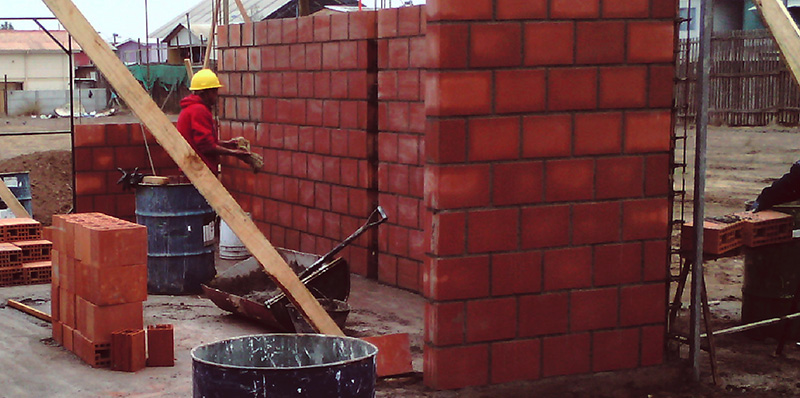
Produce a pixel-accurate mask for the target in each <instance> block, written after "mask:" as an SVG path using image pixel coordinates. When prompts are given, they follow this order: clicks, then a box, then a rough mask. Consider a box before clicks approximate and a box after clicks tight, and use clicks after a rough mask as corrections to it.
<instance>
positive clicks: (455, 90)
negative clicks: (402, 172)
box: [422, 0, 676, 389]
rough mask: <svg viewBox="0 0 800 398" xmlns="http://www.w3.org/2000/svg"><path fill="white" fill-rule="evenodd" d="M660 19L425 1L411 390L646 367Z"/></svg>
mask: <svg viewBox="0 0 800 398" xmlns="http://www.w3.org/2000/svg"><path fill="white" fill-rule="evenodd" d="M665 3H670V4H669V6H667V5H665ZM675 12H676V4H675V2H674V1H672V0H670V1H661V0H638V1H620V0H581V1H577V0H549V1H547V0H539V1H528V2H519V1H511V0H476V1H472V2H470V4H469V6H464V3H463V2H461V1H458V0H429V1H428V5H427V7H426V13H427V17H428V25H427V40H428V48H429V51H430V52H429V59H428V62H429V67H430V69H429V71H428V73H427V81H426V84H425V87H426V91H427V93H426V98H425V101H426V113H427V131H426V136H425V149H426V162H427V163H426V166H425V206H426V212H425V213H426V221H425V223H424V225H425V226H426V237H427V243H426V248H427V250H428V253H429V254H428V256H427V259H426V261H425V266H424V269H423V281H422V282H423V283H422V288H423V292H424V295H425V297H426V298H427V299H428V302H427V304H426V309H425V312H426V322H425V348H424V357H425V365H424V368H425V369H424V373H425V384H426V385H428V386H430V387H433V388H437V389H449V388H460V387H464V386H469V385H483V384H491V383H503V382H509V381H514V380H531V379H537V378H541V377H550V376H558V375H569V374H579V373H590V372H600V371H608V370H619V369H630V368H636V367H641V366H647V365H653V364H657V363H660V362H661V360H662V356H663V341H664V340H663V337H664V323H665V321H664V320H665V312H666V300H665V299H666V295H667V284H666V275H667V271H668V270H667V262H666V259H667V248H668V238H669V219H670V203H671V201H670V198H671V192H670V185H669V181H670V168H669V159H670V151H671V148H670V142H671V141H670V134H671V120H672V119H671V118H672V114H671V109H670V106H671V98H672V97H671V96H672V89H671V88H672V80H671V79H672V76H673V75H672V68H673V46H674V35H675V31H674V25H673V24H674V16H675Z"/></svg>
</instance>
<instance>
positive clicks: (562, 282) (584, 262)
mask: <svg viewBox="0 0 800 398" xmlns="http://www.w3.org/2000/svg"><path fill="white" fill-rule="evenodd" d="M591 284H592V248H591V247H588V246H587V247H576V248H568V249H557V250H548V251H546V252H545V253H544V289H545V290H546V291H552V290H560V289H575V288H583V287H589V286H591Z"/></svg>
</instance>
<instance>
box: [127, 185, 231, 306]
mask: <svg viewBox="0 0 800 398" xmlns="http://www.w3.org/2000/svg"><path fill="white" fill-rule="evenodd" d="M215 218H216V215H215V213H214V210H213V209H212V208H211V206H209V205H208V203H207V202H206V200H205V198H203V195H201V194H200V192H198V191H197V189H196V188H195V187H194V186H193V185H191V184H167V185H145V184H142V185H139V186H138V187H137V188H136V222H137V223H139V224H142V225H144V226H146V227H147V291H148V292H149V293H152V294H193V293H200V292H202V288H201V287H200V284H202V283H206V282H208V281H210V280H211V279H212V278H213V277H214V275H216V269H215V267H214V245H213V237H214V234H213V223H214V219H215ZM204 230H205V233H204ZM209 231H210V232H209Z"/></svg>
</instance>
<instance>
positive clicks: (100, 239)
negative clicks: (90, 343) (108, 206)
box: [74, 217, 147, 337]
mask: <svg viewBox="0 0 800 398" xmlns="http://www.w3.org/2000/svg"><path fill="white" fill-rule="evenodd" d="M109 218H111V217H109ZM112 220H113V221H111V222H106V223H103V224H94V225H91V224H83V225H80V226H78V227H76V228H75V238H74V239H75V244H76V246H75V247H76V249H75V258H76V259H78V260H81V261H83V262H85V263H87V264H95V265H98V266H112V265H117V266H120V265H136V264H146V263H147V229H146V228H145V227H144V226H143V225H138V224H135V223H132V222H127V221H122V220H118V219H113V218H112ZM87 337H88V336H87Z"/></svg>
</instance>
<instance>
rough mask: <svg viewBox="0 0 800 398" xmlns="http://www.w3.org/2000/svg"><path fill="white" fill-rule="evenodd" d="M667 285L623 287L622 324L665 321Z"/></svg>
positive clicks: (621, 302)
mask: <svg viewBox="0 0 800 398" xmlns="http://www.w3.org/2000/svg"><path fill="white" fill-rule="evenodd" d="M666 296H667V291H666V285H665V283H663V282H662V283H655V284H649V285H640V286H629V287H623V288H622V291H621V293H620V305H619V307H620V309H619V313H620V324H621V325H622V326H634V325H644V324H648V323H663V322H664V321H665V319H666Z"/></svg>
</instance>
